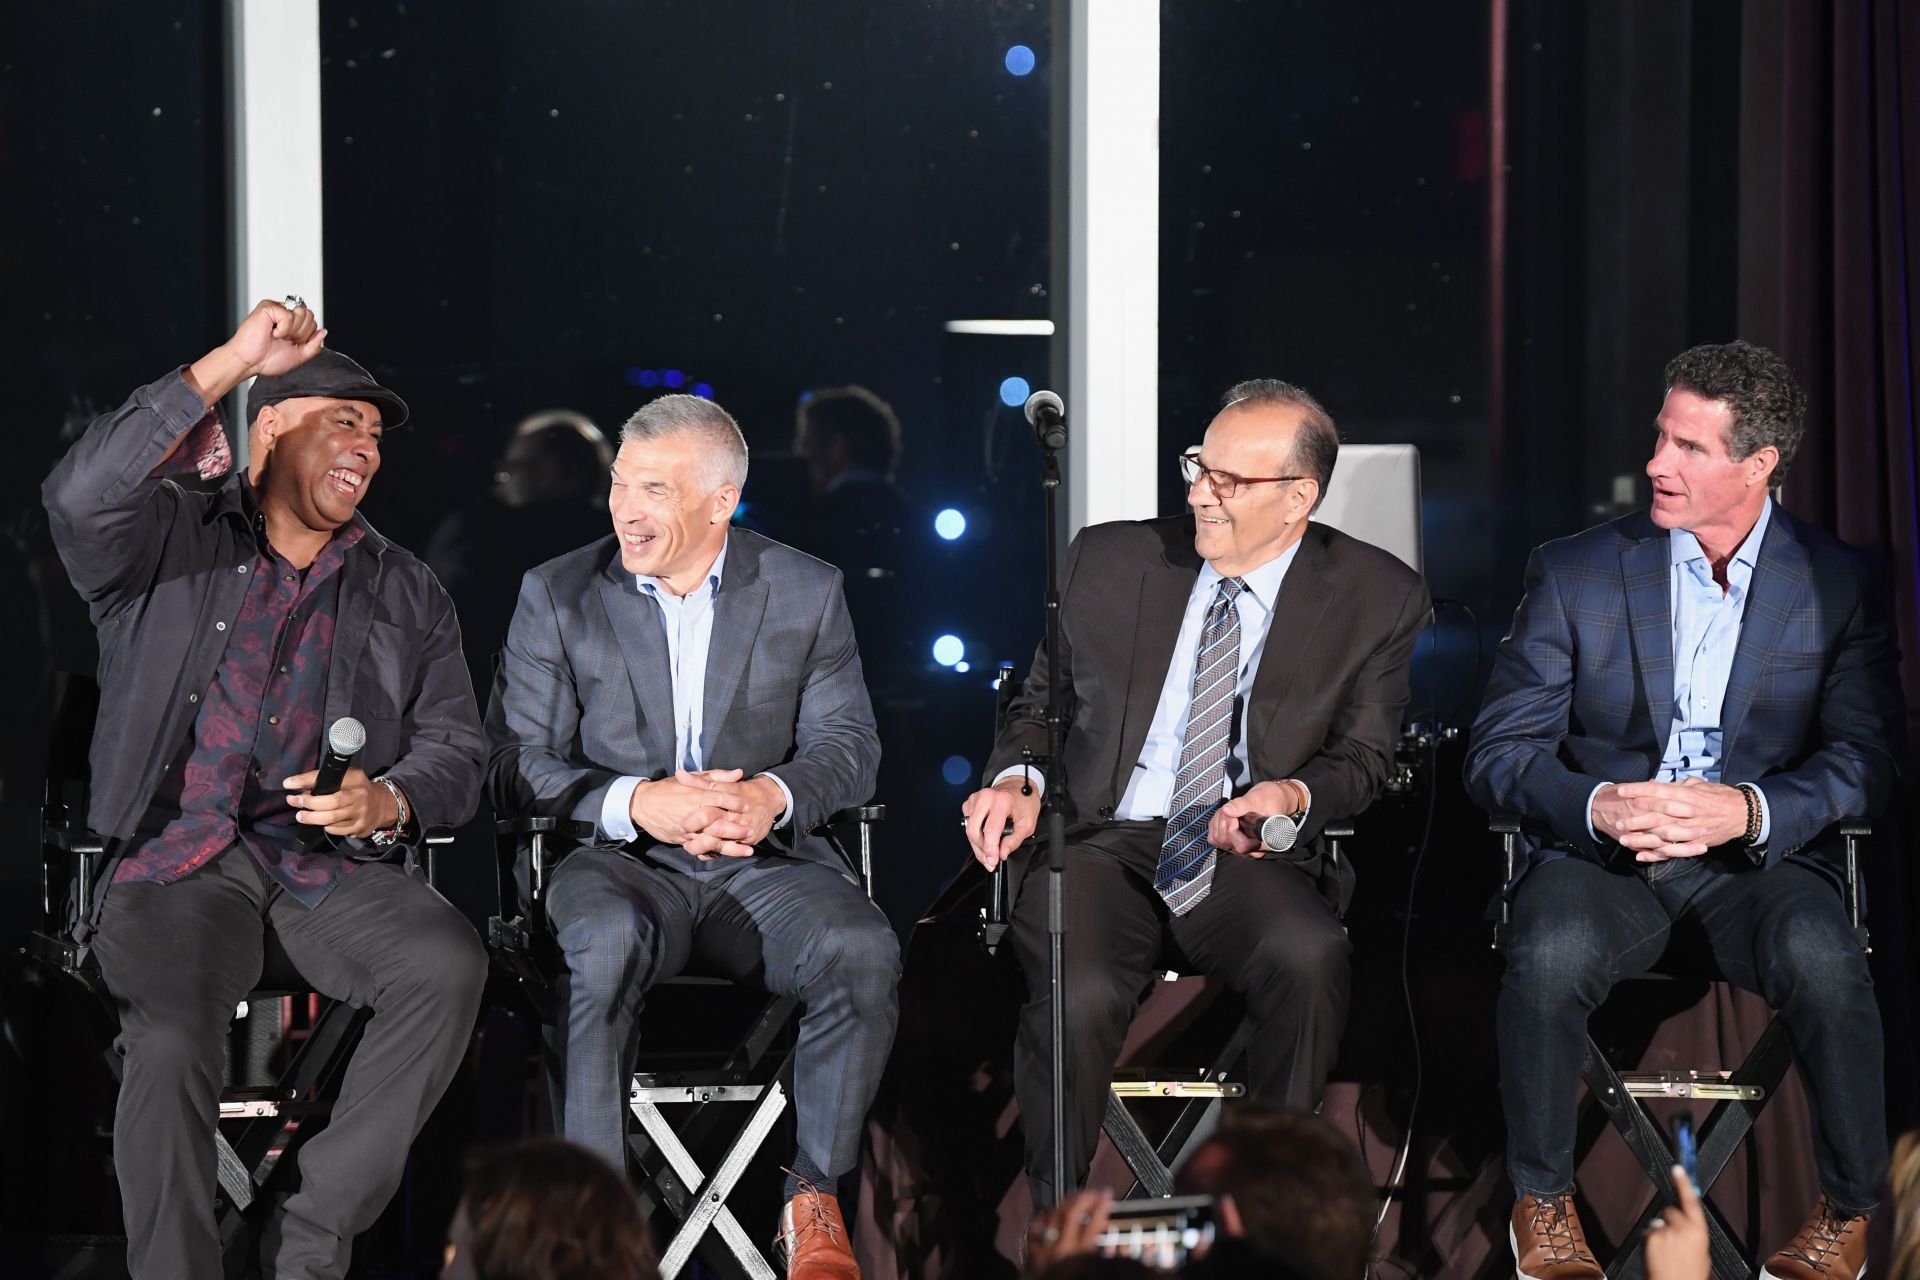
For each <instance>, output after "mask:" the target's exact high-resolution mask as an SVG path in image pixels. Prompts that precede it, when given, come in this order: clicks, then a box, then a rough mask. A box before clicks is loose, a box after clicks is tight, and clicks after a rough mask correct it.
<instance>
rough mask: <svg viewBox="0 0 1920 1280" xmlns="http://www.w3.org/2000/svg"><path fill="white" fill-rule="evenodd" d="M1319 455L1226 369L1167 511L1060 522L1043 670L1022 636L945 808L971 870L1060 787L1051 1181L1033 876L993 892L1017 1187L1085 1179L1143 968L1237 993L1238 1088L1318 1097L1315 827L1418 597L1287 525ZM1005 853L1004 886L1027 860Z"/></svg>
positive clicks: (1274, 1098)
mask: <svg viewBox="0 0 1920 1280" xmlns="http://www.w3.org/2000/svg"><path fill="white" fill-rule="evenodd" d="M1339 448H1340V438H1339V435H1338V433H1337V432H1336V431H1335V429H1334V425H1333V420H1332V419H1331V418H1329V417H1328V416H1327V413H1326V410H1324V409H1322V408H1321V407H1320V405H1319V403H1318V402H1317V401H1316V400H1314V398H1313V397H1312V396H1310V395H1308V394H1307V393H1306V392H1305V391H1303V390H1301V389H1300V388H1299V387H1296V386H1293V385H1291V384H1290V383H1286V382H1281V381H1278V380H1276V379H1259V380H1255V381H1251V382H1243V383H1240V384H1239V385H1238V386H1236V387H1234V388H1233V389H1232V390H1231V391H1229V392H1228V393H1227V396H1226V400H1225V407H1224V408H1223V409H1222V410H1221V411H1220V413H1219V415H1218V416H1216V417H1215V418H1214V420H1213V423H1212V425H1210V426H1209V427H1208V428H1207V433H1206V438H1205V441H1204V442H1203V443H1202V445H1201V447H1200V448H1199V449H1198V450H1197V451H1195V452H1193V453H1189V454H1187V455H1185V456H1183V457H1182V458H1181V459H1180V466H1181V471H1182V475H1183V476H1184V477H1185V479H1186V480H1187V486H1188V488H1187V504H1188V506H1189V507H1190V508H1191V509H1192V510H1191V514H1189V515H1186V516H1180V517H1175V518H1171V519H1163V520H1140V521H1116V522H1114V523H1111V524H1103V525H1094V526H1091V527H1089V528H1086V529H1083V530H1082V531H1081V532H1080V534H1079V535H1078V536H1077V537H1076V538H1075V539H1074V540H1073V545H1072V547H1071V548H1069V550H1068V553H1067V566H1066V573H1065V575H1064V578H1063V581H1062V585H1061V616H1060V632H1061V667H1060V670H1059V671H1057V672H1055V671H1050V670H1049V669H1048V666H1047V663H1046V657H1045V653H1044V651H1043V652H1041V653H1039V654H1036V655H1035V658H1034V663H1033V668H1032V670H1031V672H1030V673H1029V674H1028V676H1027V680H1026V684H1025V686H1024V687H1023V689H1022V691H1021V693H1020V695H1019V697H1018V698H1016V699H1015V700H1014V702H1013V704H1012V707H1011V709H1010V711H1009V714H1008V717H1007V723H1006V724H1005V725H1004V726H1003V728H1002V730H1001V733H1000V737H999V740H998V741H997V742H996V743H995V746H994V750H993V754H992V756H991V758H990V759H989V761H988V764H987V779H988V785H987V786H986V787H985V788H983V789H982V790H979V791H976V792H974V793H973V794H972V795H971V796H969V797H968V798H967V801H966V803H965V804H964V805H963V806H962V812H963V813H965V815H966V818H967V839H968V841H969V843H970V844H971V845H972V846H973V852H974V856H975V857H976V858H978V859H979V860H980V862H981V863H982V864H983V865H985V866H986V867H988V868H989V869H991V868H993V867H995V866H997V865H999V863H1000V862H1002V861H1003V860H1005V859H1007V858H1008V857H1009V856H1011V855H1012V854H1013V853H1014V852H1015V850H1016V849H1018V848H1019V847H1020V846H1021V845H1022V844H1024V843H1025V842H1026V841H1027V840H1028V839H1029V838H1030V837H1031V836H1032V835H1033V833H1034V828H1035V826H1036V825H1037V821H1038V818H1039V813H1040V801H1041V795H1042V792H1043V791H1044V789H1045V787H1046V785H1047V779H1048V776H1049V775H1050V774H1051V773H1053V772H1056V771H1058V770H1061V769H1064V771H1065V774H1066V776H1067V778H1068V779H1069V780H1070V782H1071V793H1072V795H1071V801H1070V806H1069V810H1068V812H1067V813H1066V815H1065V816H1066V824H1067V851H1066V857H1067V893H1066V895H1065V897H1066V903H1065V911H1066V922H1065V923H1066V935H1067V945H1066V948H1065V956H1066V969H1065V987H1064V991H1063V993H1062V994H1063V996H1064V999H1065V1011H1064V1012H1065V1022H1066V1046H1065V1054H1066V1068H1067V1072H1066V1098H1067V1116H1066V1123H1067V1134H1066V1143H1065V1146H1066V1170H1067V1177H1068V1180H1069V1183H1070V1184H1071V1185H1070V1186H1068V1187H1052V1186H1050V1185H1048V1180H1047V1170H1048V1168H1049V1165H1050V1156H1049V1152H1050V1149H1051V1141H1052V1138H1051V1133H1050V1123H1051V1121H1050V1107H1049V1102H1048V1099H1049V1096H1050V1091H1051V1082H1050V1070H1049V1057H1048V1026H1049V1023H1050V1021H1051V1006H1050V1003H1049V1002H1050V1000H1051V998H1052V993H1051V991H1050V990H1049V982H1048V972H1049V960H1048V948H1047V920H1046V914H1047V900H1046V898H1047V895H1046V894H1045V893H1044V892H1028V893H1021V894H1020V895H1019V896H1018V897H1017V898H1016V900H1015V904H1014V909H1013V929H1012V934H1011V936H1012V938H1013V943H1014V952H1015V954H1016V955H1017V956H1018V958H1019V961H1020V966H1021V968H1022V969H1023V970H1024V971H1025V973H1026V975H1027V989H1028V992H1029V995H1030V999H1029V1000H1028V1003H1027V1005H1026V1007H1025V1010H1024V1012H1023V1015H1022V1019H1021V1024H1020V1033H1019V1038H1018V1041H1017V1043H1016V1045H1015V1053H1014V1081H1015V1087H1016V1090H1017V1092H1018V1095H1019V1099H1020V1111H1021V1116H1022V1124H1023V1128H1024V1130H1025V1134H1026V1144H1027V1145H1026V1150H1027V1170H1028V1176H1029V1178H1030V1179H1031V1180H1032V1182H1033V1190H1034V1195H1035V1199H1036V1202H1037V1203H1040V1204H1043V1205H1045V1204H1052V1203H1054V1202H1055V1201H1056V1200H1057V1199H1058V1197H1059V1196H1060V1195H1063V1194H1065V1193H1066V1192H1067V1191H1069V1190H1071V1189H1072V1187H1073V1186H1077V1185H1078V1184H1079V1183H1080V1182H1082V1181H1083V1180H1084V1179H1085V1177H1086V1172H1087V1166H1088V1164H1089V1163H1090V1161H1091V1160H1092V1156H1093V1148H1094V1144H1095V1142H1096V1141H1097V1140H1098V1137H1099V1131H1100V1117H1101V1113H1102V1110H1103V1109H1104V1107H1105V1101H1106V1093H1107V1081H1109V1080H1110V1079H1111V1078H1112V1075H1113V1066H1114V1061H1115V1059H1116V1058H1117V1057H1118V1055H1119V1052H1120V1045H1121V1041H1122V1040H1123V1039H1124V1038H1125V1035H1126V1030H1127V1025H1128V1023H1129V1022H1131V1021H1132V1019H1133V1014H1134V1010H1135V1009H1136V1008H1137V1007H1138V1005H1139V1002H1140V997H1141V994H1142V993H1143V992H1144V991H1145V989H1146V988H1147V986H1148V984H1149V982H1150V981H1151V979H1152V976H1153V974H1155V973H1156V972H1159V971H1160V970H1162V969H1165V968H1168V967H1173V968H1177V969H1179V970H1180V971H1181V972H1188V973H1193V972H1198V973H1208V974H1213V975H1215V976H1217V977H1219V978H1220V979H1221V980H1222V981H1223V982H1224V983H1225V984H1226V985H1227V986H1228V987H1229V988H1230V989H1232V990H1233V991H1234V993H1235V994H1236V995H1238V996H1239V997H1240V998H1241V999H1243V1000H1244V1001H1245V1003H1246V1008H1247V1015H1248V1018H1249V1020H1250V1022H1251V1028H1252V1039H1251V1041H1250V1043H1249V1046H1248V1065H1249V1068H1250V1071H1251V1080H1250V1089H1251V1093H1252V1095H1253V1096H1254V1097H1257V1098H1261V1099H1263V1100H1266V1101H1269V1102H1275V1103H1283V1104H1286V1105H1290V1106H1295V1107H1303V1108H1313V1107H1317V1106H1318V1105H1319V1102H1320V1096H1321V1092H1322V1090H1323V1088H1324V1086H1325V1083H1326V1076H1327V1071H1328V1069H1329V1068H1330V1067H1331V1066H1332V1064H1333V1058H1334V1053H1335V1050H1336V1049H1337V1048H1338V1046H1339V1042H1340V1033H1341V1030H1342V1028H1343V1026H1344V1025H1345V1022H1346V1016H1347V999H1348V991H1349V987H1350V980H1351V975H1350V972H1349V968H1348V953H1349V947H1348V944H1347V937H1346V933H1345V931H1344V930H1343V929H1342V928H1341V925H1340V912H1341V911H1342V910H1343V909H1344V908H1345V906H1346V903H1347V900H1348V898H1349V897H1350V896H1351V894H1352V887H1353V876H1352V872H1351V869H1350V868H1348V867H1347V866H1345V865H1344V864H1341V865H1338V866H1336V865H1334V864H1333V863H1332V861H1331V860H1330V859H1328V858H1327V857H1325V856H1324V851H1323V850H1322V848H1321V846H1320V841H1319V839H1318V836H1319V833H1320V831H1321V830H1322V828H1324V827H1325V826H1326V824H1327V823H1328V822H1330V821H1333V820H1336V819H1343V818H1349V817H1352V816H1353V815H1354V814H1357V813H1359V812H1360V811H1361V810H1363V809H1365V808H1366V807H1367V805H1368V804H1369V803H1371V802H1372V801H1373V799H1374V798H1375V797H1376V796H1377V795H1379V793H1380V790H1381V788H1382V787H1383V786H1384V784H1385V783H1386V780H1387V777H1388V774H1389V772H1390V770H1391V769H1392V766H1393V744H1394V740H1395V737H1396V735H1397V734H1398V732H1399V729H1400V715H1401V712H1402V710H1403V709H1404V708H1405V706H1406V703H1407V663H1408V660H1409V658H1410V657H1411V656H1412V653H1413V647H1414V643H1415V641H1416V640H1417V639H1418V638H1419V634H1420V631H1421V629H1422V628H1423V627H1424V626H1425V625H1426V622H1427V619H1428V617H1429V616H1430V614H1431V611H1432V609H1431V603H1430V601H1429V600H1428V597H1427V589H1426V585H1425V583H1424V582H1422V581H1421V578H1420V575H1419V574H1417V573H1415V572H1414V571H1413V570H1412V569H1410V568H1408V567H1407V566H1406V565H1405V564H1403V563H1402V562H1401V561H1399V560H1398V559H1396V558H1395V557H1393V556H1392V555H1390V554H1388V553H1387V552H1385V551H1382V550H1380V549H1379V548H1378V547H1374V546H1370V545H1368V544H1367V543H1364V542H1361V541H1359V540H1358V539H1355V538H1351V537H1348V536H1347V535H1345V534H1343V533H1341V532H1339V531H1338V530H1336V529H1332V528H1330V527H1328V526H1326V525H1321V524H1315V523H1313V522H1312V520H1311V519H1310V517H1311V516H1312V514H1313V512H1314V509H1315V508H1317V507H1318V506H1319V505H1320V499H1321V497H1322V495H1323V494H1324V493H1325V492H1326V487H1327V484H1328V481H1329V480H1330V479H1331V478H1332V475H1333V464H1334V459H1335V457H1336V455H1337V454H1338V452H1339ZM1054 679H1059V680H1060V681H1062V682H1063V684H1064V685H1065V688H1063V690H1062V692H1063V694H1064V695H1065V696H1064V698H1063V699H1062V701H1063V704H1064V705H1065V706H1066V707H1067V708H1068V714H1069V716H1070V717H1071V719H1070V722H1069V724H1068V726H1067V732H1066V743H1065V756H1064V759H1063V760H1061V761H1059V762H1047V763H1046V764H1045V765H1044V766H1042V765H1037V764H1029V763H1028V762H1027V761H1028V758H1029V753H1030V754H1031V756H1032V757H1040V756H1042V755H1043V754H1044V753H1045V751H1046V749H1047V725H1046V708H1047V691H1048V684H1049V681H1051V680H1054ZM1274 816H1284V817H1285V818H1287V819H1289V820H1290V823H1291V825H1292V827H1293V830H1294V834H1295V838H1294V839H1293V840H1292V841H1291V842H1290V843H1291V847H1290V848H1287V849H1285V850H1284V851H1278V850H1272V851H1270V850H1269V849H1268V848H1267V847H1266V845H1264V844H1263V843H1262V840H1261V836H1260V829H1261V820H1262V819H1263V818H1268V817H1274ZM1275 825H1276V826H1277V827H1280V828H1285V827H1287V826H1288V823H1279V824H1275ZM1276 834H1277V833H1276ZM1287 843H1289V842H1288V841H1286V840H1285V839H1284V838H1280V839H1276V840H1275V841H1274V844H1275V845H1280V844H1287ZM1025 862H1026V866H1025V867H1024V868H1016V869H1015V875H1014V880H1015V883H1016V885H1017V884H1018V882H1019V881H1020V880H1021V879H1022V878H1024V875H1025V873H1026V872H1027V871H1029V870H1032V869H1033V868H1037V867H1041V866H1044V863H1045V858H1044V856H1030V857H1026V858H1025ZM1037 883H1038V882H1036V884H1037Z"/></svg>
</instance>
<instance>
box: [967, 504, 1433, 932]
mask: <svg viewBox="0 0 1920 1280" xmlns="http://www.w3.org/2000/svg"><path fill="white" fill-rule="evenodd" d="M1200 565H1201V560H1200V557H1199V555H1198V553H1196V552H1195V551H1194V549H1193V518H1192V517H1191V516H1180V517H1175V518H1171V519H1164V520H1139V521H1116V522H1114V523H1111V524H1101V525H1092V526H1089V527H1088V528H1086V529H1083V530H1081V531H1080V533H1079V535H1078V536H1077V537H1075V538H1074V540H1073V545H1072V546H1071V547H1070V548H1068V551H1067V566H1066V572H1065V574H1064V576H1063V578H1062V582H1061V588H1060V604H1061V608H1060V635H1061V649H1062V654H1061V657H1062V669H1061V670H1060V671H1059V672H1057V673H1056V672H1052V671H1049V670H1048V668H1047V662H1046V651H1045V648H1044V647H1042V648H1041V649H1040V650H1039V651H1038V652H1036V653H1035V654H1034V659H1033V670H1032V672H1031V673H1030V674H1029V675H1028V677H1027V681H1026V686H1025V688H1024V689H1023V690H1022V692H1021V695H1020V697H1019V698H1017V699H1016V700H1015V701H1014V703H1013V706H1012V708H1011V709H1010V712H1009V715H1008V718H1007V724H1006V726H1005V728H1004V729H1003V731H1002V732H1001V734H1000V737H999V740H998V741H997V742H996V743H995V744H994V749H993V754H992V756H991V757H990V758H989V760H988V762H987V778H988V780H989V781H990V780H991V779H992V778H993V776H994V775H995V774H997V773H998V772H999V771H1000V770H1002V769H1004V768H1007V767H1010V766H1012V765H1017V764H1019V763H1020V760H1021V749H1022V748H1023V747H1025V748H1031V749H1032V751H1033V753H1034V755H1035V756H1044V755H1045V754H1046V750H1047V724H1046V713H1047V687H1048V684H1049V683H1050V682H1051V681H1052V680H1054V679H1056V678H1057V679H1059V680H1060V681H1061V682H1062V684H1063V685H1064V688H1063V690H1062V692H1063V694H1064V700H1065V705H1066V707H1067V714H1068V728H1067V735H1066V762H1065V771H1066V777H1067V781H1068V782H1069V784H1070V786H1071V791H1072V803H1073V807H1072V811H1071V812H1069V813H1068V814H1067V815H1066V817H1067V824H1068V829H1069V830H1070V831H1072V830H1075V829H1079V828H1083V827H1086V826H1089V825H1091V824H1093V823H1096V822H1104V821H1107V820H1108V819H1111V818H1112V817H1113V813H1114V809H1115V807H1116V806H1117V805H1118V804H1119V803H1120V798H1121V796H1123V795H1124V794H1125V792H1126V787H1127V782H1128V780H1129V778H1130V777H1131V775H1132V772H1133V767H1134V765H1135V764H1136V763H1138V761H1139V759H1140V752H1141V749H1142V748H1143V747H1144V746H1145V744H1146V740H1147V729H1148V726H1149V725H1151V724H1152V722H1153V710H1154V705H1155V704H1156V703H1157V702H1158V701H1159V699H1160V691H1161V689H1162V687H1163V686H1164V685H1165V684H1166V680H1167V669H1168V667H1169V666H1171V665H1172V662H1173V647H1174V644H1175V642H1176V641H1177V640H1178V639H1179V634H1180V622H1181V617H1182V615H1183V614H1184V613H1185V611H1186V606H1187V597H1188V595H1189V594H1190V593H1191V592H1192V590H1193V584H1194V581H1195V580H1196V579H1197V578H1198V577H1199V575H1200ZM1431 615H1432V604H1431V602H1430V601H1429V600H1428V598H1427V588H1426V584H1425V583H1424V582H1423V581H1422V580H1421V578H1420V575H1419V574H1417V573H1415V572H1414V571H1413V570H1412V569H1410V568H1408V567H1407V566H1406V565H1405V564H1403V563H1402V562H1401V561H1400V560H1398V559H1397V558H1395V557H1394V556H1392V555H1390V554H1388V553H1387V552H1385V551H1382V550H1381V549H1380V548H1378V547H1375V546H1372V545H1370V544H1368V543H1365V542H1361V541H1360V540H1358V539H1357V538H1350V537H1348V536H1347V535H1346V534H1344V533H1341V532H1340V531H1339V530H1337V529H1333V528H1329V527H1328V526H1326V525H1320V524H1309V525H1308V526H1307V531H1306V533H1305V535H1304V536H1303V537H1302V539H1301V543H1300V550H1299V552H1298V553H1297V554H1296V555H1295V557H1294V561H1293V565H1292V567H1290V568H1289V569H1288V570H1287V576H1286V581H1285V582H1284V583H1283V584H1282V586H1281V588H1280V599H1279V601H1278V603H1277V605H1276V608H1275V614H1274V619H1273V625H1272V630H1271V631H1269V632H1268V634H1267V645H1266V648H1265V650H1264V651H1262V653H1261V656H1260V669H1259V671H1258V672H1257V673H1255V676H1254V682H1253V694H1252V697H1251V699H1250V700H1249V703H1250V705H1248V706H1247V707H1246V708H1245V710H1244V712H1243V714H1244V715H1245V717H1246V733H1247V735H1248V763H1249V764H1250V766H1251V772H1252V779H1253V781H1256V782H1266V781H1278V780H1280V779H1283V778H1298V779H1299V780H1300V781H1301V782H1304V783H1306V785H1307V786H1308V787H1309V788H1310V789H1311V790H1312V792H1313V810H1312V813H1311V814H1310V816H1309V818H1308V821H1307V825H1306V830H1305V831H1303V832H1302V833H1301V834H1302V842H1301V846H1300V848H1301V849H1302V855H1301V857H1300V859H1299V861H1301V863H1302V865H1303V867H1304V868H1305V869H1306V870H1307V871H1308V873H1309V874H1310V875H1314V876H1315V877H1316V878H1318V879H1320V880H1321V887H1322V890H1323V892H1326V893H1327V894H1328V896H1329V897H1330V898H1331V899H1333V900H1334V901H1335V902H1336V903H1338V904H1340V905H1344V903H1345V900H1346V898H1347V896H1348V895H1349V894H1350V892H1351V888H1352V871H1351V868H1350V867H1347V866H1342V867H1340V868H1339V869H1338V872H1337V875H1331V876H1325V875H1323V874H1322V872H1323V870H1324V869H1323V868H1322V867H1321V865H1320V860H1319V856H1318V849H1317V841H1316V839H1315V838H1316V837H1317V836H1318V835H1319V832H1320V830H1321V828H1323V827H1324V826H1325V825H1326V824H1327V823H1328V822H1330V821H1333V820H1336V819H1341V818H1350V817H1352V816H1353V815H1355V814H1357V813H1359V812H1360V811H1361V810H1363V809H1365V808H1366V807H1367V806H1368V805H1369V804H1371V803H1372V802H1373V800H1374V799H1375V798H1376V797H1377V796H1378V795H1379V794H1380V791H1381V788H1382V787H1383V786H1384V785H1385V784H1386V781H1387V778H1388V776H1389V775H1390V774H1391V772H1392V770H1393V748H1394V741H1395V739H1396V738H1397V737H1398V735H1399V732H1400V717H1401V713H1402V712H1403V711H1404V710H1405V708H1406V705H1407V696H1408V694H1407V663H1408V660H1409V659H1410V658H1411V657H1412V655H1413V647H1414V644H1415V642H1416V641H1418V639H1419V637H1420V632H1421V629H1422V628H1424V627H1425V626H1426V624H1427V620H1428V618H1429V617H1430V616H1431ZM1057 773H1058V769H1057V768H1055V769H1052V770H1049V775H1048V776H1049V777H1050V778H1051V777H1053V776H1055V775H1056V774H1057Z"/></svg>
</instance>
